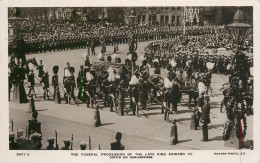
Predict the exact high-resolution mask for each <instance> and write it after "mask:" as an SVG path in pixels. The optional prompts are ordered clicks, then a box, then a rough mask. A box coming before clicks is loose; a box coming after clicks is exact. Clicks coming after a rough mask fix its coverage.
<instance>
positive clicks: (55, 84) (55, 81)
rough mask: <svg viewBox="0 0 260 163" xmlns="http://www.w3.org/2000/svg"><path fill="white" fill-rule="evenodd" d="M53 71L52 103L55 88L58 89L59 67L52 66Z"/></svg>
mask: <svg viewBox="0 0 260 163" xmlns="http://www.w3.org/2000/svg"><path fill="white" fill-rule="evenodd" d="M52 70H53V76H52V80H51V81H52V86H53V101H55V97H56V90H57V87H59V76H58V72H59V66H57V65H56V66H53V68H52Z"/></svg>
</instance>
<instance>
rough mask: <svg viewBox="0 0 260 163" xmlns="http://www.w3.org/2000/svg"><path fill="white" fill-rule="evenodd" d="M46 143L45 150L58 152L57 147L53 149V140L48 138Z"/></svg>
mask: <svg viewBox="0 0 260 163" xmlns="http://www.w3.org/2000/svg"><path fill="white" fill-rule="evenodd" d="M46 141H47V142H48V143H49V144H48V146H47V147H46V150H59V147H58V146H57V147H54V138H52V137H51V138H48V139H47V140H46Z"/></svg>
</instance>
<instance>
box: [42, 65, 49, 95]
mask: <svg viewBox="0 0 260 163" xmlns="http://www.w3.org/2000/svg"><path fill="white" fill-rule="evenodd" d="M42 83H43V91H44V93H43V99H45V97H46V96H47V98H48V100H50V97H49V94H48V93H49V86H50V83H49V74H48V71H47V70H46V71H45V72H44V74H43V75H42Z"/></svg>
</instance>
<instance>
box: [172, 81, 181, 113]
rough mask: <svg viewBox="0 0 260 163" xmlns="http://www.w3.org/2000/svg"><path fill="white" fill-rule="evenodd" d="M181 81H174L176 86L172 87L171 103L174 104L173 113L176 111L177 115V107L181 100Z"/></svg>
mask: <svg viewBox="0 0 260 163" xmlns="http://www.w3.org/2000/svg"><path fill="white" fill-rule="evenodd" d="M178 82H179V80H178V78H176V79H175V80H174V84H173V86H172V90H171V103H172V107H173V108H172V111H175V112H176V113H177V106H178V103H179V102H180V99H181V92H180V86H179V84H178Z"/></svg>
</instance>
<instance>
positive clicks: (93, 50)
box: [91, 41, 96, 55]
mask: <svg viewBox="0 0 260 163" xmlns="http://www.w3.org/2000/svg"><path fill="white" fill-rule="evenodd" d="M91 54H92V55H96V52H95V44H94V42H93V41H92V43H91Z"/></svg>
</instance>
